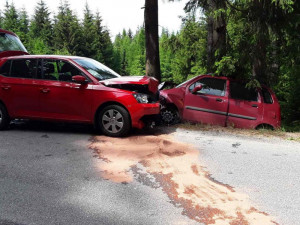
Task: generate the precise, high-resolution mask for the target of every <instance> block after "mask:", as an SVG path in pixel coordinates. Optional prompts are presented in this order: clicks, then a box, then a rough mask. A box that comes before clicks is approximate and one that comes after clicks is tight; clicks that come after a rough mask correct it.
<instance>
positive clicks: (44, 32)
mask: <svg viewBox="0 0 300 225" xmlns="http://www.w3.org/2000/svg"><path fill="white" fill-rule="evenodd" d="M30 37H31V39H36V38H40V39H41V40H43V41H44V42H45V44H47V45H48V46H52V45H53V41H52V38H53V30H52V21H51V19H50V12H49V9H48V7H47V5H46V3H45V2H44V0H40V1H39V2H38V3H37V6H36V7H35V11H34V15H33V19H32V21H31V24H30Z"/></svg>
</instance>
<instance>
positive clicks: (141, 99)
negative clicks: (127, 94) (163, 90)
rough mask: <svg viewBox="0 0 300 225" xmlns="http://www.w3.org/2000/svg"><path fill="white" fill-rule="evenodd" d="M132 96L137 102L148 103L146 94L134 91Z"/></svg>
mask: <svg viewBox="0 0 300 225" xmlns="http://www.w3.org/2000/svg"><path fill="white" fill-rule="evenodd" d="M133 96H134V97H135V99H136V100H137V102H138V103H148V102H149V100H148V97H149V96H148V95H146V94H140V93H135V94H133Z"/></svg>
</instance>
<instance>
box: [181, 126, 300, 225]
mask: <svg viewBox="0 0 300 225" xmlns="http://www.w3.org/2000/svg"><path fill="white" fill-rule="evenodd" d="M175 136H176V138H177V139H178V140H181V141H185V142H187V143H189V144H193V145H194V146H196V147H197V149H198V150H199V151H200V156H199V160H200V161H199V162H200V164H201V165H203V166H205V167H206V170H207V171H209V173H210V174H212V177H213V178H214V179H216V180H217V181H219V182H222V183H224V184H228V185H230V186H232V187H233V188H234V189H235V190H236V191H239V192H241V193H246V194H248V195H249V198H250V201H251V202H252V203H253V204H254V207H256V208H257V209H259V210H261V211H263V212H265V213H268V214H270V215H272V216H274V217H275V221H276V222H277V223H279V224H282V225H299V224H300V190H299V187H300V173H299V171H300V143H299V142H295V141H288V140H282V139H280V138H270V137H262V138H257V137H250V136H249V137H247V136H240V135H233V134H226V133H221V132H199V131H187V130H182V129H178V130H177V131H176V133H175Z"/></svg>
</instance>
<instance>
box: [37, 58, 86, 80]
mask: <svg viewBox="0 0 300 225" xmlns="http://www.w3.org/2000/svg"><path fill="white" fill-rule="evenodd" d="M43 70H44V79H45V80H58V81H66V82H72V77H73V76H76V75H82V72H81V71H80V70H79V69H77V68H76V67H75V66H73V65H72V64H70V63H69V62H66V61H63V60H53V59H44V60H43Z"/></svg>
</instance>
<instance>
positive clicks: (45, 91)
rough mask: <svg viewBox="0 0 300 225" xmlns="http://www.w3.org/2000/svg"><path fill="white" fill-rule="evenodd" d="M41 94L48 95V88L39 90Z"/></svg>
mask: <svg viewBox="0 0 300 225" xmlns="http://www.w3.org/2000/svg"><path fill="white" fill-rule="evenodd" d="M41 92H42V93H49V92H50V89H48V88H41Z"/></svg>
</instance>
